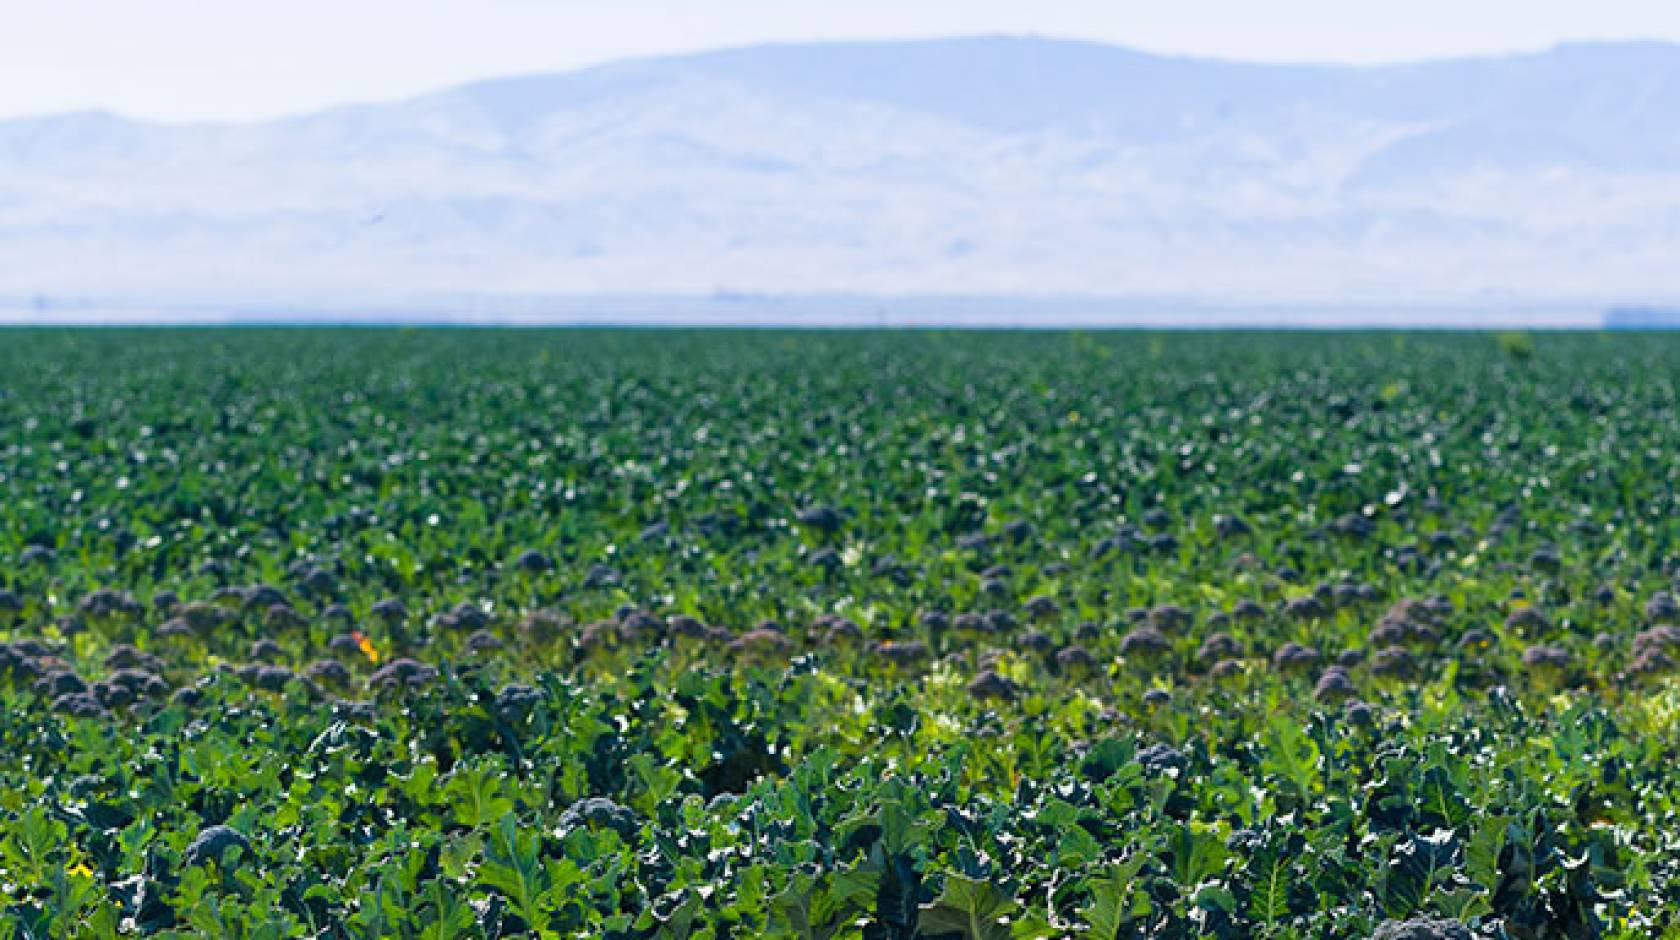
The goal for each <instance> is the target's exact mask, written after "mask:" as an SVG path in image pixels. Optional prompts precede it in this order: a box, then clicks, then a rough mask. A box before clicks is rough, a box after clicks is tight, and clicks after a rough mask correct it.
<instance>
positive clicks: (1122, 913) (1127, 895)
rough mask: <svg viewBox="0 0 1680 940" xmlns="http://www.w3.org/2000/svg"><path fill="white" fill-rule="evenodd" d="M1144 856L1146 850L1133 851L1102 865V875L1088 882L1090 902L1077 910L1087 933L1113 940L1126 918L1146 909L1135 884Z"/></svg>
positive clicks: (1101, 939) (1121, 932)
mask: <svg viewBox="0 0 1680 940" xmlns="http://www.w3.org/2000/svg"><path fill="white" fill-rule="evenodd" d="M1148 860H1149V856H1148V855H1147V854H1145V853H1143V852H1134V853H1133V854H1132V855H1130V856H1128V857H1127V858H1126V859H1125V860H1124V861H1122V862H1120V863H1118V864H1115V865H1109V866H1106V868H1105V869H1104V872H1103V874H1102V875H1100V876H1097V877H1094V878H1092V879H1091V880H1090V881H1089V882H1088V884H1087V887H1088V888H1089V889H1090V892H1091V903H1090V904H1087V905H1085V907H1083V908H1081V909H1080V912H1079V913H1080V915H1081V916H1082V917H1084V918H1085V922H1086V923H1087V924H1088V925H1089V927H1090V930H1089V934H1088V935H1089V936H1091V937H1095V938H1097V940H1117V938H1119V937H1121V936H1124V935H1125V930H1126V923H1127V922H1128V921H1130V920H1132V919H1134V918H1137V917H1141V916H1143V915H1144V914H1147V913H1149V898H1148V897H1147V896H1146V895H1145V894H1144V893H1143V892H1142V891H1140V890H1138V887H1139V886H1138V884H1137V881H1138V872H1140V871H1142V870H1143V866H1144V864H1145V863H1146V862H1147V861H1148Z"/></svg>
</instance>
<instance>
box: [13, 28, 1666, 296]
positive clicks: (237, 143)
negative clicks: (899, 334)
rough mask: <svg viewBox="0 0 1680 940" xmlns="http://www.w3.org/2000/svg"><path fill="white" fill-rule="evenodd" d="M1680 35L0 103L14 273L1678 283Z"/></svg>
mask: <svg viewBox="0 0 1680 940" xmlns="http://www.w3.org/2000/svg"><path fill="white" fill-rule="evenodd" d="M1677 258H1680V48H1677V47H1674V46H1669V45H1662V44H1588V45H1569V46H1563V47H1559V48H1557V49H1554V50H1551V51H1549V52H1545V53H1540V54H1533V55H1522V56H1511V57H1501V58H1485V59H1467V60H1459V61H1443V62H1431V63H1422V64H1416V65H1403V66H1393V67H1379V68H1352V67H1329V66H1277V65H1254V64H1242V63H1232V62H1219V61H1206V60H1196V59H1182V58H1167V57H1160V56H1154V55H1146V54H1142V53H1139V52H1135V51H1130V50H1127V49H1122V48H1115V47H1109V46H1102V45H1094V44H1086V43H1074V42H1061V41H1051V40H1041V39H1019V38H974V39H952V40H945V41H927V42H902V43H837V44H821V45H805V46H771V47H758V48H747V49H737V50H729V51H722V52H715V53H707V54H700V55H693V56H685V57H678V58H668V59H657V60H646V61H634V62H626V63H622V64H617V65H611V66H606V67H602V68H596V69H590V70H586V71H580V72H575V73H569V74H562V75H544V76H532V77H522V78H509V79H504V80H498V81H491V82H484V83H480V84H474V85H468V86H464V87H460V88H456V89H452V90H448V91H442V92H439V93H436V94H431V95H426V96H424V97H419V98H415V99H412V100H408V101H402V102H396V103H390V104H371V105H362V106H355V107H345V108H339V109H334V110H330V111H325V112H322V113H318V114H311V115H305V116H300V117H295V118H290V119H285V120H278V121H270V122H264V123H256V124H245V125H185V126H169V125H155V124H145V123H137V122H132V121H127V120H123V119H121V118H118V117H114V116H112V115H108V114H101V113H81V114H67V115H60V116H54V117H47V118H36V119H28V120H14V121H7V122H0V298H3V297H11V298H14V299H16V300H17V303H18V305H20V306H21V305H23V304H28V303H32V302H33V301H32V300H31V298H36V297H44V298H48V300H49V302H50V303H58V302H60V299H61V298H65V297H71V298H75V297H85V298H93V299H97V300H99V301H101V302H111V301H116V302H123V301H143V302H149V303H172V302H180V303H219V302H224V301H239V302H245V303H252V304H261V305H265V306H266V307H268V308H274V307H282V308H283V307H285V306H287V305H299V306H313V305H320V304H330V303H338V302H344V303H363V302H378V303H398V304H400V303H404V302H410V301H413V302H419V301H423V300H426V299H427V298H433V299H435V298H439V297H457V296H461V295H469V296H474V297H488V298H495V297H499V296H506V297H516V296H517V297H533V296H544V295H561V294H569V295H577V294H613V293H621V292H634V293H638V294H690V295H695V296H730V295H732V294H734V293H737V292H738V293H740V294H742V295H753V294H759V293H768V294H776V293H823V292H853V293H858V292H861V293H883V294H888V293H938V294H946V295H965V296H968V295H999V296H1003V295H1010V296H1019V295H1060V296H1085V297H1089V296H1123V297H1127V298H1133V299H1136V298H1145V299H1147V298H1150V297H1161V298H1180V299H1182V298H1195V299H1198V300H1208V301H1219V300H1245V301H1262V302H1288V301H1297V300H1299V301H1310V302H1339V301H1343V300H1348V301H1353V300H1361V299H1363V300H1372V299H1378V300H1385V301H1386V300H1407V301H1417V302H1426V303H1446V302H1461V301H1480V300H1488V299H1493V300H1500V299H1509V298H1518V299H1520V298H1547V299H1578V300H1582V301H1589V302H1592V303H1595V304H1597V303H1604V304H1609V303H1613V302H1614V301H1615V300H1616V299H1618V298H1619V297H1623V296H1638V297H1651V298H1677V299H1680V264H1676V263H1675V260H1676V259H1677Z"/></svg>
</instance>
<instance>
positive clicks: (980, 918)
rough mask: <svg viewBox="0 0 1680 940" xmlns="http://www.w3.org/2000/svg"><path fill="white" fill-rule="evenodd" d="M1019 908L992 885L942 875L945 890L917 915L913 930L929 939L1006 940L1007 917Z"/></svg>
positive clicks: (1007, 936) (960, 877)
mask: <svg viewBox="0 0 1680 940" xmlns="http://www.w3.org/2000/svg"><path fill="white" fill-rule="evenodd" d="M1018 907H1019V905H1017V904H1016V903H1015V900H1014V899H1013V898H1011V897H1010V896H1009V895H1008V894H1006V893H1004V891H1003V890H1002V889H1001V888H999V887H997V886H996V885H994V884H992V883H990V882H986V881H976V880H974V879H972V878H965V877H963V876H962V875H954V874H953V875H946V876H945V889H944V890H943V891H941V892H940V893H939V897H937V898H934V900H933V902H932V903H931V904H923V905H922V906H921V908H920V910H919V912H918V917H917V920H916V929H917V931H919V932H920V933H924V934H928V935H930V936H946V935H956V936H960V937H962V938H964V940H1009V936H1010V928H1009V923H1008V917H1009V915H1011V914H1013V913H1014V912H1015V911H1016V909H1017V908H1018Z"/></svg>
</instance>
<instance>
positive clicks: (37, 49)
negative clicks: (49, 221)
mask: <svg viewBox="0 0 1680 940" xmlns="http://www.w3.org/2000/svg"><path fill="white" fill-rule="evenodd" d="M0 27H3V28H0V116H11V115H19V114H36V113H43V112H51V111H61V110H68V109H76V108H105V109H109V110H113V111H117V112H119V113H123V114H128V115H133V116H140V117H149V118H161V119H170V120H192V119H248V118H258V117H264V116H271V115H275V114H282V113H288V112H297V111H304V110H309V109H313V108H317V107H320V106H323V105H327V104H334V103H341V102H347V101H363V100H379V99H388V98H394V97H401V96H404V95H409V94H414V93H417V92H421V91H425V90H429V89H433V88H438V87H443V86H448V85H451V84H455V83H458V82H461V81H466V80H470V79H474V78H484V77H490V76H497V75H509V74H516V73H528V72H539V71H556V70H564V69H570V68H576V67H579V66H584V65H590V64H595V63H598V62H603V61H609V60H612V59H617V58H622V57H625V56H634V55H649V54H661V53H671V52H682V51H688V50H694V49H703V48H711V47H718V46H729V45H740V44H747V43H755V42H765V41H783V40H810V39H861V38H898V37H923V36H944V35H958V34H974V33H1016V34H1037V35H1045V36H1056V37H1067V38H1082V39H1092V40H1098V41H1104V42H1113V43H1119V44H1122V45H1128V46H1133V47H1137V48H1142V49H1146V50H1151V51H1157V52H1168V53H1183V54H1193V55H1207V56H1220V57H1226V58H1241V59H1256V60H1268V61H1302V60H1306V61H1325V62H1387V61H1397V60H1408V59H1420V58H1433V57H1440V56H1450V55H1465V54H1477V53H1489V52H1507V51H1515V50H1535V49H1542V48H1545V47H1548V46H1550V45H1553V44H1555V43H1557V42H1560V41H1566V40H1574V39H1662V40H1669V41H1680V2H1677V0H1590V2H1589V0H1406V2H1398V0H1389V2H1382V3H1378V2H1372V0H286V2H284V3H277V2H271V0H263V2H260V3H259V2H252V0H144V2H137V0H0Z"/></svg>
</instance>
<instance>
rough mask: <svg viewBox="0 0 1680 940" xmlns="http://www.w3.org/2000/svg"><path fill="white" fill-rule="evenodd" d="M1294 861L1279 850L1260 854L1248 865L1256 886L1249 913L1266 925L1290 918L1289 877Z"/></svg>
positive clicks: (1249, 902) (1249, 903) (1251, 896)
mask: <svg viewBox="0 0 1680 940" xmlns="http://www.w3.org/2000/svg"><path fill="white" fill-rule="evenodd" d="M1291 862H1292V859H1290V858H1289V857H1288V856H1287V855H1285V854H1284V853H1283V852H1282V851H1281V850H1280V849H1278V848H1275V847H1274V848H1271V849H1268V850H1266V851H1265V852H1262V853H1260V854H1259V855H1258V856H1256V857H1255V859H1254V861H1253V862H1251V863H1249V869H1248V870H1249V877H1250V878H1251V879H1252V881H1253V884H1254V889H1253V894H1251V895H1250V896H1249V901H1248V912H1249V915H1250V916H1252V917H1253V918H1254V919H1255V920H1258V921H1260V922H1261V923H1263V924H1275V923H1277V922H1278V921H1280V920H1283V919H1284V918H1286V917H1288V916H1289V878H1290V865H1291Z"/></svg>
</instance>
